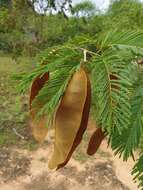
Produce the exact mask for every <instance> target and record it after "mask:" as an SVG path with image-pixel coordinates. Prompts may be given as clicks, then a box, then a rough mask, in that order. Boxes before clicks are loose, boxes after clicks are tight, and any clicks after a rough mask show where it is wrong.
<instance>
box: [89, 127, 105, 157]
mask: <svg viewBox="0 0 143 190" xmlns="http://www.w3.org/2000/svg"><path fill="white" fill-rule="evenodd" d="M105 136H106V135H105V132H103V131H102V129H101V127H100V128H98V129H97V130H96V131H95V132H94V133H93V135H92V136H91V138H90V141H89V144H88V148H87V154H88V155H93V154H95V153H96V151H97V150H98V148H99V146H100V144H101V143H102V141H103V139H104V138H105Z"/></svg>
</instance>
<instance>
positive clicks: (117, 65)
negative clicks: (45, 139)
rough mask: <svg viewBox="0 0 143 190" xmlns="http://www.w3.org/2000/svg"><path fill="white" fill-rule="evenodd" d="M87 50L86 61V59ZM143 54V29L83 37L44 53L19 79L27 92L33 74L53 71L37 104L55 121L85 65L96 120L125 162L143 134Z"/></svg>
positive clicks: (142, 171)
mask: <svg viewBox="0 0 143 190" xmlns="http://www.w3.org/2000/svg"><path fill="white" fill-rule="evenodd" d="M85 49H86V52H87V57H86V58H87V61H86V62H85V63H83V51H84V52H85ZM142 58H143V32H142V31H121V32H120V31H118V30H114V31H109V32H108V33H106V34H101V35H100V36H99V37H97V36H95V37H94V36H92V37H90V36H85V35H84V36H80V37H76V38H75V39H73V40H70V41H69V42H67V43H66V44H64V45H62V46H57V47H53V48H52V49H47V50H45V51H44V52H43V53H41V54H40V56H39V60H40V61H39V64H38V65H37V67H36V68H35V69H34V70H33V71H31V72H30V73H29V74H25V75H22V77H20V78H19V79H20V80H21V83H20V85H19V86H20V90H21V91H22V92H23V91H24V90H26V89H27V87H29V85H30V84H31V82H32V81H33V79H34V78H35V77H37V76H40V75H42V74H43V73H45V72H49V75H50V77H49V80H48V81H47V83H46V84H45V85H44V87H43V88H42V89H41V90H40V92H39V94H38V95H37V96H36V98H35V99H34V101H33V107H34V106H35V105H37V104H41V102H42V105H43V107H41V109H40V110H39V113H38V116H41V114H48V116H49V120H51V119H52V117H53V116H54V112H55V111H56V109H57V106H58V104H59V103H60V100H61V97H62V96H63V94H64V93H65V90H66V88H67V85H68V83H69V81H70V79H71V77H72V75H73V74H74V72H75V71H76V70H77V69H78V68H79V67H80V65H81V64H84V67H86V68H87V70H88V73H89V75H90V79H91V83H92V109H93V110H94V117H95V120H96V121H97V123H98V124H99V125H100V126H101V127H103V128H104V130H105V131H106V132H107V133H108V135H109V137H110V143H111V147H112V149H113V151H114V152H115V154H118V155H120V156H121V157H123V159H124V160H127V159H128V158H129V157H130V156H131V155H132V153H133V151H135V150H136V149H137V148H138V147H139V143H140V140H141V137H142V136H143V70H142V67H141V66H139V65H138V64H137V63H138V61H139V60H142ZM142 163H143V156H141V157H140V159H139V160H138V161H137V163H136V165H135V167H134V169H133V174H136V178H137V177H138V178H139V181H140V185H141V186H143V166H142Z"/></svg>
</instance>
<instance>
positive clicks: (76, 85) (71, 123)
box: [49, 68, 91, 169]
mask: <svg viewBox="0 0 143 190" xmlns="http://www.w3.org/2000/svg"><path fill="white" fill-rule="evenodd" d="M90 94H91V90H90V82H89V79H88V77H87V75H86V73H85V71H84V70H83V69H82V68H80V70H78V71H77V72H76V73H75V74H74V75H73V77H72V79H71V81H70V83H69V85H68V87H67V89H66V92H65V94H64V96H63V98H62V100H61V103H60V105H59V108H58V109H57V112H56V116H55V144H54V152H53V155H52V157H51V159H50V161H49V168H50V169H54V168H57V169H59V168H61V167H63V166H65V165H66V164H67V162H68V161H69V159H70V157H71V155H72V153H73V152H74V150H75V149H76V147H77V146H78V145H79V143H80V142H81V140H82V136H83V134H84V132H85V130H86V128H87V123H88V117H89V111H90V99H91V97H90V96H91V95H90Z"/></svg>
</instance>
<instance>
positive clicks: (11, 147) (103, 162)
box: [0, 56, 137, 190]
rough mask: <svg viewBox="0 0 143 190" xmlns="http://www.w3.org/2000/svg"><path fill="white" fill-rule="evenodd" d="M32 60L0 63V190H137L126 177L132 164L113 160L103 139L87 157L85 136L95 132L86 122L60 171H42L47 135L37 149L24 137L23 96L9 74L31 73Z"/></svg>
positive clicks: (48, 148) (26, 120)
mask: <svg viewBox="0 0 143 190" xmlns="http://www.w3.org/2000/svg"><path fill="white" fill-rule="evenodd" d="M33 66H34V61H33V60H32V61H31V60H29V59H26V58H21V61H20V63H19V64H15V63H13V61H12V60H11V58H10V57H8V56H7V57H1V58H0V97H1V98H0V190H79V189H80V188H81V189H82V190H101V189H102V190H137V185H136V184H134V183H133V181H132V176H131V174H130V172H131V169H132V167H133V161H132V160H129V161H128V162H127V163H123V162H122V161H121V160H120V159H119V158H117V157H114V155H113V153H112V151H111V149H110V147H109V148H107V140H106V139H105V140H104V142H103V143H102V146H101V147H100V149H99V151H98V152H97V153H96V154H95V155H94V156H92V157H90V156H88V155H87V154H86V148H87V144H88V140H89V137H90V135H91V133H92V132H93V130H94V129H95V122H94V120H93V119H91V118H90V121H89V124H88V131H87V132H86V134H85V135H84V138H83V141H82V144H81V145H80V146H79V147H78V149H77V150H76V152H75V153H74V155H73V156H72V159H71V160H70V162H69V163H68V164H67V166H66V167H64V168H63V169H60V170H58V171H50V170H49V169H48V159H49V158H50V155H51V153H52V149H53V146H52V144H53V143H52V141H53V135H52V132H50V133H49V136H48V138H47V140H46V142H45V143H44V144H43V145H38V144H37V143H36V142H35V141H34V140H33V139H32V136H31V134H30V129H29V118H28V105H27V104H28V98H27V95H22V96H20V95H19V93H18V91H17V88H16V86H17V84H18V82H17V81H14V80H12V79H11V77H12V75H13V74H14V73H18V72H20V71H27V70H29V71H30V69H32V67H33Z"/></svg>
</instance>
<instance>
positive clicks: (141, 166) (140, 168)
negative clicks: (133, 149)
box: [132, 155, 143, 188]
mask: <svg viewBox="0 0 143 190" xmlns="http://www.w3.org/2000/svg"><path fill="white" fill-rule="evenodd" d="M132 175H134V176H135V177H134V181H135V182H137V179H138V184H139V185H138V187H139V188H140V187H141V188H143V155H141V156H140V158H139V159H138V161H137V163H136V164H135V166H134V168H133V171H132Z"/></svg>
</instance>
